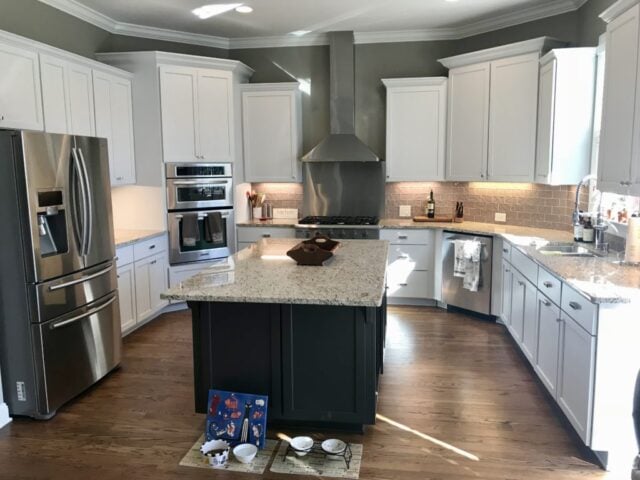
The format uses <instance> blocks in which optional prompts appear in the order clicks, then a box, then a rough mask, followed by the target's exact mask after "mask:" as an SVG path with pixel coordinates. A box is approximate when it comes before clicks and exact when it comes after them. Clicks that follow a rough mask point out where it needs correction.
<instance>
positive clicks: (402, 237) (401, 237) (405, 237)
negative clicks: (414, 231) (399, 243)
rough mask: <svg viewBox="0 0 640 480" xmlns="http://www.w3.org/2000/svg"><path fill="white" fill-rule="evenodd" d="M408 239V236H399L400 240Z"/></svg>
mask: <svg viewBox="0 0 640 480" xmlns="http://www.w3.org/2000/svg"><path fill="white" fill-rule="evenodd" d="M407 238H408V237H407V236H406V235H398V240H406V239H407Z"/></svg>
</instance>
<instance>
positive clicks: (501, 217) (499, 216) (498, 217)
mask: <svg viewBox="0 0 640 480" xmlns="http://www.w3.org/2000/svg"><path fill="white" fill-rule="evenodd" d="M495 220H496V222H506V221H507V214H506V213H498V212H496V216H495Z"/></svg>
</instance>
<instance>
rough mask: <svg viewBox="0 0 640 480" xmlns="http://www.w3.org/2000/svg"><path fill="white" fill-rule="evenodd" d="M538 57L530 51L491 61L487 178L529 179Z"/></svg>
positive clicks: (503, 179) (534, 132)
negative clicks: (525, 53) (529, 52)
mask: <svg viewBox="0 0 640 480" xmlns="http://www.w3.org/2000/svg"><path fill="white" fill-rule="evenodd" d="M539 59H540V54H539V53H533V54H527V55H521V56H517V57H510V58H505V59H503V60H497V61H494V62H491V89H490V94H489V98H490V101H489V154H488V169H487V179H488V180H491V181H503V182H531V181H533V174H534V169H535V156H536V124H537V120H538V69H539V68H538V62H539Z"/></svg>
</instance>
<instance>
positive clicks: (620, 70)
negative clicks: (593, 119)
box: [598, 1, 640, 195]
mask: <svg viewBox="0 0 640 480" xmlns="http://www.w3.org/2000/svg"><path fill="white" fill-rule="evenodd" d="M625 4H626V5H628V4H629V2H628V1H625V2H617V3H615V4H613V5H612V6H611V7H610V8H609V9H608V10H607V11H605V12H604V13H603V14H602V15H601V17H602V18H603V19H604V20H605V21H606V22H608V25H607V33H606V53H605V77H604V98H603V104H602V130H601V133H600V153H599V158H598V189H599V190H601V191H605V192H617V193H622V194H627V195H629V194H635V195H638V194H640V84H639V82H640V78H639V76H638V67H639V64H638V55H639V54H640V49H639V45H638V42H639V40H640V5H638V4H637V2H635V5H634V6H633V7H631V8H629V9H627V10H624V11H621V8H623V7H624V5H625Z"/></svg>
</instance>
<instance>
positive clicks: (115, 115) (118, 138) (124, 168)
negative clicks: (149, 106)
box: [110, 78, 136, 185]
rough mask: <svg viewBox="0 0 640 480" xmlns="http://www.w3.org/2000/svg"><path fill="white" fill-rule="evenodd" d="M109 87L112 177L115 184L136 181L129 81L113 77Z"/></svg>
mask: <svg viewBox="0 0 640 480" xmlns="http://www.w3.org/2000/svg"><path fill="white" fill-rule="evenodd" d="M110 88H111V140H112V147H111V149H112V150H113V174H112V177H114V179H115V184H116V185H127V184H132V183H136V170H135V157H134V145H133V111H132V98H131V81H130V80H129V79H125V78H113V80H112V81H111V85H110Z"/></svg>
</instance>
